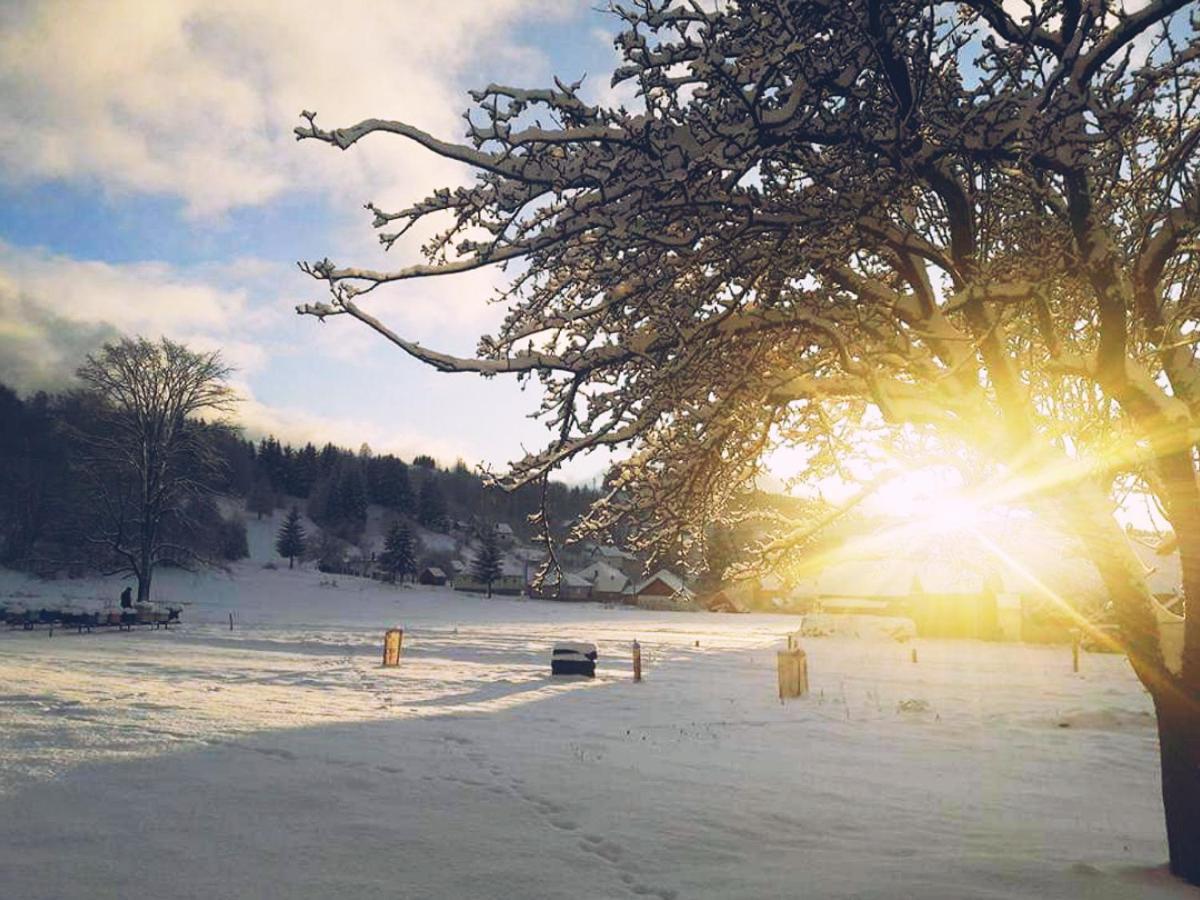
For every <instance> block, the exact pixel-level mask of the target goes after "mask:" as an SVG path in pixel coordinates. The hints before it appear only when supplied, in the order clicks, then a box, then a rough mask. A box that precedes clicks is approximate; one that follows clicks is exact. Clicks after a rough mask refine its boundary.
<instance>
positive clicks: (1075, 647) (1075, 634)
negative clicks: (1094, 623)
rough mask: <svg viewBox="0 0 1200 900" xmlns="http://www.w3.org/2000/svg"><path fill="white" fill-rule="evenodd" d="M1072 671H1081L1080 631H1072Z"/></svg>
mask: <svg viewBox="0 0 1200 900" xmlns="http://www.w3.org/2000/svg"><path fill="white" fill-rule="evenodd" d="M1071 671H1073V672H1078V671H1079V629H1078V628H1075V629H1072V631H1071Z"/></svg>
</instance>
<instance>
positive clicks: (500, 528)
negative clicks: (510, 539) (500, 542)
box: [496, 522, 513, 535]
mask: <svg viewBox="0 0 1200 900" xmlns="http://www.w3.org/2000/svg"><path fill="white" fill-rule="evenodd" d="M512 533H513V530H512V526H511V525H509V524H508V523H507V522H497V523H496V534H504V535H511V534H512Z"/></svg>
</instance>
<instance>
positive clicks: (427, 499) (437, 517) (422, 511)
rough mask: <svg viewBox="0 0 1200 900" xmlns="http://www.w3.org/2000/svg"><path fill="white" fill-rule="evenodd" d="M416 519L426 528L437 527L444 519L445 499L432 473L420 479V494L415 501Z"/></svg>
mask: <svg viewBox="0 0 1200 900" xmlns="http://www.w3.org/2000/svg"><path fill="white" fill-rule="evenodd" d="M417 521H418V522H420V523H421V524H422V525H424V526H425V527H426V528H432V529H435V530H436V529H439V528H441V527H442V525H443V524H444V523H445V521H446V501H445V500H444V499H443V498H442V489H441V488H440V487H438V483H437V481H435V480H434V476H433V475H432V473H430V474H427V475H426V476H425V478H424V479H423V480H422V481H421V495H420V497H419V498H418V501H417Z"/></svg>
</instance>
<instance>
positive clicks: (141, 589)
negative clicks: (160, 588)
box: [137, 571, 150, 603]
mask: <svg viewBox="0 0 1200 900" xmlns="http://www.w3.org/2000/svg"><path fill="white" fill-rule="evenodd" d="M137 602H138V603H149V602H150V573H149V572H146V571H143V572H140V573H138V595H137Z"/></svg>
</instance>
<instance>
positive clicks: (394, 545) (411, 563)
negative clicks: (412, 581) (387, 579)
mask: <svg viewBox="0 0 1200 900" xmlns="http://www.w3.org/2000/svg"><path fill="white" fill-rule="evenodd" d="M379 563H380V565H381V566H382V568H383V570H384V571H385V572H387V573H388V574H389V575H391V576H392V580H395V579H396V578H400V579H401V580H403V578H404V576H405V575H415V574H416V572H417V557H416V549H415V543H414V541H413V534H412V530H411V529H410V528H409V527H408V526H407V525H405V524H404V522H397V523H396V524H395V525H393V526H392V529H391V531H389V532H388V536H387V542H386V543H385V544H384V549H383V553H382V554H380V556H379Z"/></svg>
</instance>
